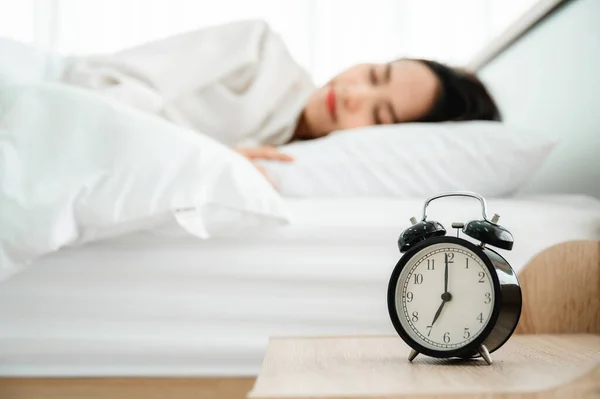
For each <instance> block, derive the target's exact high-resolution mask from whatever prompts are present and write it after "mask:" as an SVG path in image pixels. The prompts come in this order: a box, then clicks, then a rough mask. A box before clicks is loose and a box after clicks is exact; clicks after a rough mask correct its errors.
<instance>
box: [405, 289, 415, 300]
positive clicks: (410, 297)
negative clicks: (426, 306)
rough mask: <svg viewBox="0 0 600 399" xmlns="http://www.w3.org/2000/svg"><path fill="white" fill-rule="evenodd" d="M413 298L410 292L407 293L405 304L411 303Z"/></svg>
mask: <svg viewBox="0 0 600 399" xmlns="http://www.w3.org/2000/svg"><path fill="white" fill-rule="evenodd" d="M414 297H415V295H414V294H413V293H412V292H410V291H409V292H407V293H406V302H412V300H413V298H414Z"/></svg>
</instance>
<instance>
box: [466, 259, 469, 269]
mask: <svg viewBox="0 0 600 399" xmlns="http://www.w3.org/2000/svg"><path fill="white" fill-rule="evenodd" d="M465 260H466V261H467V264H466V266H465V269H468V268H469V258H465Z"/></svg>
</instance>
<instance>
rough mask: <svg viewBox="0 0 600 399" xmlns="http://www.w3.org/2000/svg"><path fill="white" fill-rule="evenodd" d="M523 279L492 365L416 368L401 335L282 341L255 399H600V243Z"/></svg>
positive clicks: (536, 262) (540, 265)
mask: <svg viewBox="0 0 600 399" xmlns="http://www.w3.org/2000/svg"><path fill="white" fill-rule="evenodd" d="M519 280H520V283H521V287H522V289H523V312H522V314H521V320H520V322H519V325H518V328H517V333H518V334H515V335H513V336H512V338H510V340H509V341H508V342H507V343H506V344H505V345H504V346H503V347H501V348H500V349H499V350H498V351H496V352H494V353H492V359H493V364H492V365H491V366H488V365H486V364H485V362H483V361H481V360H474V361H469V362H464V361H448V360H438V359H432V358H428V357H426V356H423V355H420V356H419V357H417V358H416V359H415V361H414V362H413V363H409V362H408V360H407V357H408V354H409V352H410V348H409V347H408V346H407V345H406V344H405V343H404V341H402V340H401V339H400V338H399V337H398V336H372V337H369V336H362V337H361V336H358V337H314V338H296V337H289V338H286V337H282V338H273V339H271V341H270V343H269V346H268V349H267V353H266V355H265V358H264V361H263V365H262V370H261V372H260V374H259V376H258V378H257V380H256V382H255V385H254V388H253V389H252V390H251V391H250V393H249V395H248V398H252V399H267V398H269V399H273V398H278V399H291V398H294V399H308V398H311V399H319V398H329V399H333V398H336V399H342V398H343V399H349V398H353V399H360V398H364V399H367V398H368V399H384V398H385V399H399V398H403V399H405V398H418V399H443V398H452V399H458V398H469V399H475V398H477V399H479V398H486V399H490V398H502V399H509V398H510V399H513V398H514V399H525V398H527V399H533V398H535V399H537V398H561V399H562V398H564V399H576V398H586V399H588V398H600V242H598V241H579V242H570V243H564V244H560V245H556V246H554V247H551V248H548V249H547V250H545V251H543V252H542V253H540V254H538V255H537V256H536V257H535V258H534V259H532V261H531V262H530V263H529V264H528V265H527V267H526V268H525V270H524V271H523V272H522V273H521V274H520V275H519Z"/></svg>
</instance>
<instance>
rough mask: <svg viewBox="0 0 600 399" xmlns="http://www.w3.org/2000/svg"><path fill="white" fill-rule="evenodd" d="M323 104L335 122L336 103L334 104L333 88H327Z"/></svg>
mask: <svg viewBox="0 0 600 399" xmlns="http://www.w3.org/2000/svg"><path fill="white" fill-rule="evenodd" d="M325 102H326V105H327V110H328V111H329V114H330V115H331V118H332V119H333V120H334V121H335V120H336V113H335V108H336V102H335V91H334V90H333V87H330V88H329V91H328V92H327V96H326V97H325Z"/></svg>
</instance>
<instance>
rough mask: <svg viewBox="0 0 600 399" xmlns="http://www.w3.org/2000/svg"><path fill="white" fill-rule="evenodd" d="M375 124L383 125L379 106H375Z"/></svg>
mask: <svg viewBox="0 0 600 399" xmlns="http://www.w3.org/2000/svg"><path fill="white" fill-rule="evenodd" d="M373 124H374V125H381V118H380V117H379V108H378V107H375V108H373Z"/></svg>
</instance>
